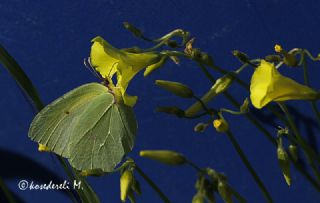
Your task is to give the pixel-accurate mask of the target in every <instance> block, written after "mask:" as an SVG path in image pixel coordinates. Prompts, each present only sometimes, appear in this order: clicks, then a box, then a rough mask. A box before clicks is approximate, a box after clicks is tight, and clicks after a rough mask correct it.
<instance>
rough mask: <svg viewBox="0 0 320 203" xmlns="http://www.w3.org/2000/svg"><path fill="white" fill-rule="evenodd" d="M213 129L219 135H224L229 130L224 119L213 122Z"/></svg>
mask: <svg viewBox="0 0 320 203" xmlns="http://www.w3.org/2000/svg"><path fill="white" fill-rule="evenodd" d="M213 127H214V128H215V129H216V130H217V132H219V133H225V132H227V131H228V130H229V124H228V123H227V121H226V120H225V119H224V118H219V119H216V120H214V121H213Z"/></svg>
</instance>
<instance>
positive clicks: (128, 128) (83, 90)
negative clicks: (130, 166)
mask: <svg viewBox="0 0 320 203" xmlns="http://www.w3.org/2000/svg"><path fill="white" fill-rule="evenodd" d="M136 130H137V122H136V119H135V116H134V112H133V109H132V108H131V107H129V106H126V105H124V104H122V103H121V102H116V100H115V97H114V95H113V94H112V93H111V92H110V90H109V89H108V88H107V87H106V86H104V85H102V84H99V83H89V84H85V85H82V86H80V87H78V88H76V89H73V90H71V91H70V92H68V93H66V94H65V95H63V96H62V97H60V98H58V99H56V100H55V101H53V102H52V103H51V104H49V105H47V106H46V107H45V108H44V109H42V110H41V111H40V112H39V113H38V114H37V115H36V117H35V118H34V119H33V121H32V123H31V126H30V129H29V137H30V138H31V139H32V140H34V141H36V142H38V143H40V144H43V145H46V146H48V148H49V149H50V150H51V151H52V152H55V153H56V154H58V155H61V156H62V157H65V158H68V160H69V162H70V164H71V165H72V166H73V167H74V168H76V169H77V170H92V169H101V170H103V171H104V172H111V171H113V169H114V168H115V167H116V165H117V164H119V163H120V162H121V160H122V158H123V156H124V155H125V154H127V153H128V152H130V151H131V150H132V148H133V145H134V139H135V134H136Z"/></svg>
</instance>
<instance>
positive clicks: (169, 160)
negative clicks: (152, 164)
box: [140, 150, 186, 165]
mask: <svg viewBox="0 0 320 203" xmlns="http://www.w3.org/2000/svg"><path fill="white" fill-rule="evenodd" d="M140 156H142V157H145V158H149V159H153V160H155V161H159V162H161V163H164V164H168V165H182V164H185V163H186V159H185V157H184V156H183V155H182V154H180V153H177V152H174V151H169V150H144V151H140Z"/></svg>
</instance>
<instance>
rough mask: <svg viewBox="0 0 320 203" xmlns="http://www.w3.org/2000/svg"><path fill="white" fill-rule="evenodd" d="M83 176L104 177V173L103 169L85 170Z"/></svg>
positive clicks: (82, 172)
mask: <svg viewBox="0 0 320 203" xmlns="http://www.w3.org/2000/svg"><path fill="white" fill-rule="evenodd" d="M80 175H81V176H102V175H104V172H103V171H102V170H101V169H91V170H83V171H81V173H80Z"/></svg>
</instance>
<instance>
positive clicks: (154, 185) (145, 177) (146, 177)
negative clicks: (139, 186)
mask: <svg viewBox="0 0 320 203" xmlns="http://www.w3.org/2000/svg"><path fill="white" fill-rule="evenodd" d="M135 169H136V170H137V172H138V173H139V174H140V175H141V177H142V178H144V179H145V180H146V181H147V183H148V184H149V185H150V186H151V187H152V189H153V190H154V191H156V192H157V194H158V195H159V197H160V198H161V199H162V201H163V202H165V203H171V201H170V200H169V198H168V197H167V196H166V195H165V194H164V193H163V192H162V191H161V190H160V188H159V187H158V186H157V185H156V184H155V183H154V182H153V181H152V180H151V179H150V178H149V177H148V176H147V175H146V174H145V173H144V172H143V171H142V170H141V169H140V167H138V166H137V164H136V165H135Z"/></svg>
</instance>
